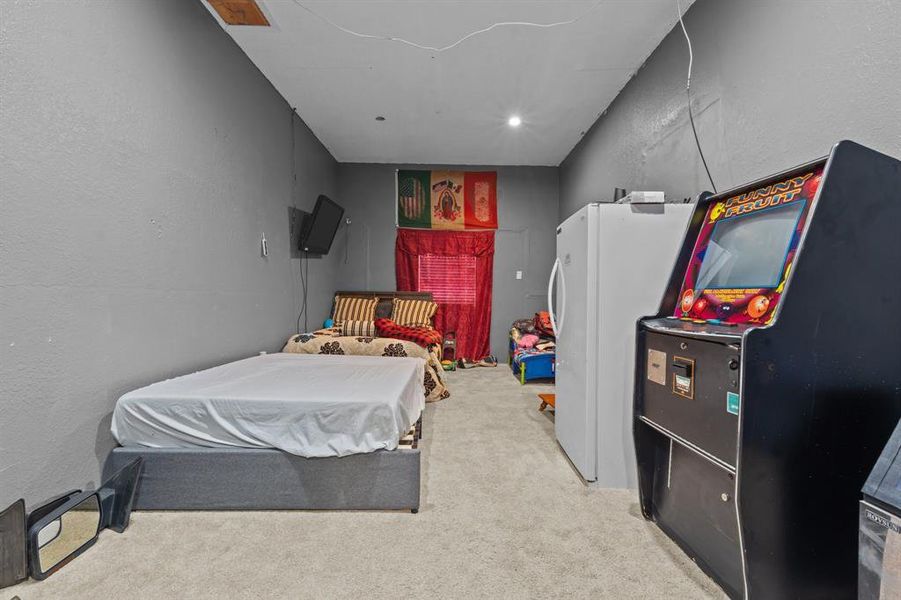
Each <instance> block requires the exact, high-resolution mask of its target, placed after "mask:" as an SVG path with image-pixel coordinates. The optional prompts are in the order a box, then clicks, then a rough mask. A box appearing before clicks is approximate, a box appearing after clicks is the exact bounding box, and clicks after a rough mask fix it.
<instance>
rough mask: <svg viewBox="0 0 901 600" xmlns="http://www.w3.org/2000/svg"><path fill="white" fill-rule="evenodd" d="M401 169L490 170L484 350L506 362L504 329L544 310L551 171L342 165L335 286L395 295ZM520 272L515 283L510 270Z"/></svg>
mask: <svg viewBox="0 0 901 600" xmlns="http://www.w3.org/2000/svg"><path fill="white" fill-rule="evenodd" d="M399 168H400V169H405V168H422V169H439V168H441V169H443V168H450V169H455V168H459V169H461V170H466V169H469V170H473V171H489V170H494V171H497V194H498V198H497V212H498V225H499V227H500V229H499V230H498V232H497V234H496V235H495V255H494V293H493V302H492V315H491V351H492V353H494V354H495V355H496V356H498V358H499V359H501V361H503V360H505V359H506V356H507V345H506V344H507V334H508V332H509V328H510V323H511V322H512V321H513V320H514V319H516V318H518V317H522V316H530V315H531V314H533V313H534V312H535V311H537V310H542V309H544V308H545V305H546V304H547V301H546V300H545V296H546V294H547V278H548V276H549V275H550V271H551V266H552V264H553V262H554V256H555V252H556V242H557V239H556V227H557V213H558V181H557V173H558V170H557V169H556V168H554V167H485V166H468V167H445V166H428V167H425V166H417V165H412V166H410V165H406V166H405V165H372V164H341V165H339V167H338V191H339V195H340V198H339V202H341V203H342V204H343V205H344V206H345V208H346V209H347V216H349V217H350V218H351V220H352V221H353V222H352V223H351V225H350V227H349V228H345V229H343V230H342V231H341V232H339V237H338V239H337V240H336V242H335V248H336V249H335V252H336V253H338V254H341V258H340V262H341V268H340V270H339V273H338V287H339V288H342V289H364V290H375V289H388V290H393V289H394V288H395V278H394V241H395V238H396V233H395V232H396V228H395V225H394V193H395V183H394V179H395V174H394V173H395V171H396V170H397V169H399ZM517 270H521V271H523V278H522V279H521V280H517V279H516V277H515V274H516V271H517Z"/></svg>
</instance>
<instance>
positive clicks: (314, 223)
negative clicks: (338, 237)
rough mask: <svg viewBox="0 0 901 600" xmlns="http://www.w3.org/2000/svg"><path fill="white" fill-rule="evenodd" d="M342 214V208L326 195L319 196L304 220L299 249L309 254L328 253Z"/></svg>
mask: <svg viewBox="0 0 901 600" xmlns="http://www.w3.org/2000/svg"><path fill="white" fill-rule="evenodd" d="M343 216H344V209H343V208H341V207H340V206H339V205H338V204H336V203H335V202H333V201H332V200H330V199H329V198H328V197H326V196H319V198H317V199H316V206H315V208H313V214H311V215H310V216H309V217H307V218H306V219H305V220H304V226H303V229H302V230H301V232H300V249H301V250H303V251H304V252H307V253H309V254H328V251H329V250H330V249H331V247H332V242H333V241H334V239H335V233H336V232H337V231H338V226H339V225H341V217H343Z"/></svg>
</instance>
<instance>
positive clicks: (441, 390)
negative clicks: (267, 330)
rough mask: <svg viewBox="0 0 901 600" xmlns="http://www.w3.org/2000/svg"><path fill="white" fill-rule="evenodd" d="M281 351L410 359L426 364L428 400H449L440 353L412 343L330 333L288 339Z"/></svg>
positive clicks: (294, 336)
mask: <svg viewBox="0 0 901 600" xmlns="http://www.w3.org/2000/svg"><path fill="white" fill-rule="evenodd" d="M282 352H292V353H294V354H345V355H349V356H409V357H413V358H421V359H423V360H424V361H425V378H424V379H423V384H424V385H425V399H426V402H434V401H436V400H443V399H445V398H448V397H450V391H449V390H448V389H447V385H446V383H445V381H444V369H442V368H441V361H440V360H438V354H437V353H436V352H435V351H434V350H432V351H429V350H426V349H425V348H422V347H421V346H418V345H416V344H414V343H413V342H407V341H403V340H396V339H392V338H382V337H374V338H373V337H354V336H336V335H334V334H333V333H332V331H331V330H320V331H317V332H316V333H300V334H295V335H292V336H291V337H290V338H288V341H287V343H286V344H285V347H284V348H283V349H282Z"/></svg>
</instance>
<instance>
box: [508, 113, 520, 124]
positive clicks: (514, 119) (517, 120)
mask: <svg viewBox="0 0 901 600" xmlns="http://www.w3.org/2000/svg"><path fill="white" fill-rule="evenodd" d="M507 125H509V126H510V127H519V126H520V125H522V119H520V118H519V116H518V115H513V116H512V117H510V118H509V119H507Z"/></svg>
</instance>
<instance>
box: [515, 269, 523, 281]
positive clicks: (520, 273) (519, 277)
mask: <svg viewBox="0 0 901 600" xmlns="http://www.w3.org/2000/svg"><path fill="white" fill-rule="evenodd" d="M516 278H517V279H522V271H517V272H516Z"/></svg>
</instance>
